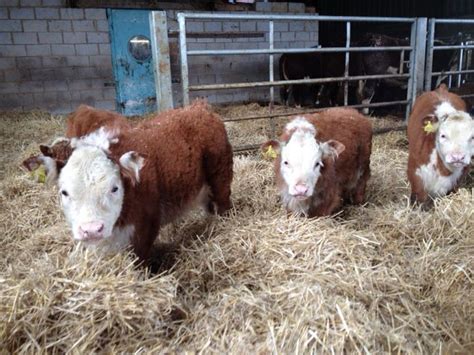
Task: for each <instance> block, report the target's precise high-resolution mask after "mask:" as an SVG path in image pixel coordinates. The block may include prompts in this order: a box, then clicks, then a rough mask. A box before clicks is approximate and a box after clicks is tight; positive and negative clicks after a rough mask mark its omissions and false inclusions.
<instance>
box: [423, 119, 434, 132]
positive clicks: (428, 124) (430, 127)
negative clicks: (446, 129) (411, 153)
mask: <svg viewBox="0 0 474 355" xmlns="http://www.w3.org/2000/svg"><path fill="white" fill-rule="evenodd" d="M423 131H425V132H426V133H434V132H436V127H435V126H433V124H432V123H431V121H427V122H426V123H425V126H424V127H423Z"/></svg>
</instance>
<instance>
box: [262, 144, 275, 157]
mask: <svg viewBox="0 0 474 355" xmlns="http://www.w3.org/2000/svg"><path fill="white" fill-rule="evenodd" d="M263 156H264V157H265V159H268V160H272V159H276V157H277V152H276V151H275V149H273V147H272V146H271V145H269V146H268V148H267V150H266V151H265V153H263Z"/></svg>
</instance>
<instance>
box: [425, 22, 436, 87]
mask: <svg viewBox="0 0 474 355" xmlns="http://www.w3.org/2000/svg"><path fill="white" fill-rule="evenodd" d="M435 26H436V20H435V19H434V18H432V19H430V20H429V22H428V40H427V42H428V43H427V45H426V61H425V63H426V65H425V91H430V90H431V80H432V76H431V73H432V72H433V47H434V37H435Z"/></svg>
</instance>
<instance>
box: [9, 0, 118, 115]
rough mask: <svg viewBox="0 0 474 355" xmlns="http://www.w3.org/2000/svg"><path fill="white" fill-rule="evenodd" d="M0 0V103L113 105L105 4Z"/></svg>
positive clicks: (62, 107)
mask: <svg viewBox="0 0 474 355" xmlns="http://www.w3.org/2000/svg"><path fill="white" fill-rule="evenodd" d="M65 3H66V1H65V0H2V7H1V8H0V41H1V42H0V43H1V44H0V82H1V83H0V109H24V110H27V109H32V108H41V109H46V110H51V111H58V112H67V111H70V110H71V109H73V108H74V107H76V106H77V105H78V104H80V103H87V104H90V105H94V106H97V107H103V108H114V107H115V89H114V87H113V83H114V80H113V76H112V64H111V59H110V44H109V30H108V23H107V18H106V13H105V9H71V8H65V7H64V6H65Z"/></svg>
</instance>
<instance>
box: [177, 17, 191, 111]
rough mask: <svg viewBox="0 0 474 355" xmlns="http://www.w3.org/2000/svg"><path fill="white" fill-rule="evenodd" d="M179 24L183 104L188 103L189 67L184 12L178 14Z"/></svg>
mask: <svg viewBox="0 0 474 355" xmlns="http://www.w3.org/2000/svg"><path fill="white" fill-rule="evenodd" d="M178 24H179V54H180V57H181V85H182V87H183V106H186V105H189V69H188V50H187V48H186V18H185V14H183V13H179V14H178Z"/></svg>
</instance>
